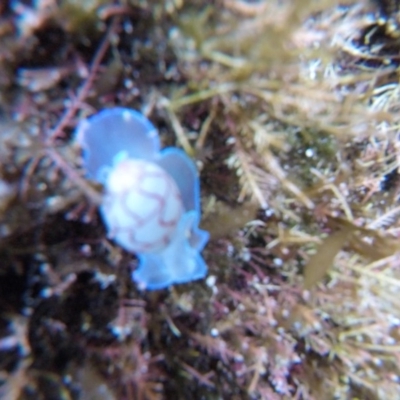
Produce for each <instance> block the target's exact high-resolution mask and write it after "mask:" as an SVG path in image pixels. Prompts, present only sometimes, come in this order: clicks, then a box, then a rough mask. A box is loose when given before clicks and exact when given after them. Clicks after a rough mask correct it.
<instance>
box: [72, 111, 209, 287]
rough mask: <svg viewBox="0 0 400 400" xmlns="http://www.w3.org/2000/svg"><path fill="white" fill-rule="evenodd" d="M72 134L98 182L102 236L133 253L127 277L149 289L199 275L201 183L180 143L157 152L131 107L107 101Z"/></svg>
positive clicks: (152, 132) (154, 137)
mask: <svg viewBox="0 0 400 400" xmlns="http://www.w3.org/2000/svg"><path fill="white" fill-rule="evenodd" d="M76 139H77V141H78V143H79V145H80V146H81V147H82V149H83V161H84V167H85V169H86V171H87V174H88V177H89V178H91V179H94V180H97V181H98V182H100V183H102V184H103V185H104V196H103V201H102V204H101V206H100V213H101V216H102V218H103V221H104V224H105V226H106V228H107V231H108V235H109V237H110V238H111V239H113V240H114V241H115V242H116V243H117V244H118V245H120V246H121V247H122V248H124V249H125V250H127V251H129V252H132V253H135V254H136V255H137V257H138V259H139V265H138V268H137V269H136V270H135V271H134V272H133V273H132V278H133V280H134V281H136V282H137V283H138V285H139V287H141V288H145V289H150V290H155V289H162V288H166V287H169V286H170V285H172V284H176V283H186V282H190V281H193V280H196V279H200V278H203V277H204V276H205V275H206V274H207V266H206V264H205V262H204V260H203V258H202V256H201V254H200V253H201V251H202V250H203V248H204V246H205V245H206V243H207V241H208V239H209V234H208V233H207V232H205V231H203V230H201V229H199V228H198V224H199V221H200V183H199V178H198V173H197V170H196V167H195V165H194V163H193V161H192V160H191V159H190V158H189V157H188V156H187V155H186V154H185V153H184V152H183V151H182V150H180V149H177V148H166V149H163V150H161V151H160V143H159V137H158V132H157V130H156V129H155V128H154V126H153V125H152V124H151V123H150V121H149V120H148V119H147V118H145V117H144V116H143V115H142V114H140V113H139V112H137V111H135V110H131V109H127V108H120V107H116V108H111V109H107V110H103V111H100V112H99V113H98V114H95V115H93V116H92V117H89V118H88V119H85V120H83V121H81V122H80V124H79V125H78V127H77V131H76Z"/></svg>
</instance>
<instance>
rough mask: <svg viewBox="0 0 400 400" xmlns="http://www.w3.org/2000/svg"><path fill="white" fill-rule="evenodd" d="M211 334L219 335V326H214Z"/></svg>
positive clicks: (213, 335)
mask: <svg viewBox="0 0 400 400" xmlns="http://www.w3.org/2000/svg"><path fill="white" fill-rule="evenodd" d="M210 335H211V336H212V337H217V336H218V335H219V331H218V329H217V328H212V329H211V331H210Z"/></svg>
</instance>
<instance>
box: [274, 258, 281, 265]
mask: <svg viewBox="0 0 400 400" xmlns="http://www.w3.org/2000/svg"><path fill="white" fill-rule="evenodd" d="M274 264H275V265H276V266H277V267H281V266H282V265H283V261H282V259H281V258H274Z"/></svg>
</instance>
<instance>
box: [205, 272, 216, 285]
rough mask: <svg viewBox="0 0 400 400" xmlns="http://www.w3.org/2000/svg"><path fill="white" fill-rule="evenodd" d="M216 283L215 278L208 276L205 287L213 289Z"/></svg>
mask: <svg viewBox="0 0 400 400" xmlns="http://www.w3.org/2000/svg"><path fill="white" fill-rule="evenodd" d="M216 282H217V277H216V276H215V275H210V276H208V277H207V279H206V285H207V286H208V287H210V288H211V287H214V286H215V283H216Z"/></svg>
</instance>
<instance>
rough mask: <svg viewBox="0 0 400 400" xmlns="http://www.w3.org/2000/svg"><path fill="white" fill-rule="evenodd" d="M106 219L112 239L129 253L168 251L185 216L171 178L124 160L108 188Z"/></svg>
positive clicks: (151, 166)
mask: <svg viewBox="0 0 400 400" xmlns="http://www.w3.org/2000/svg"><path fill="white" fill-rule="evenodd" d="M106 189H107V191H106V201H105V202H104V204H103V209H104V210H106V212H104V214H105V215H107V216H109V217H108V218H107V219H108V221H107V222H108V225H109V227H110V228H111V229H110V235H111V236H112V237H113V238H114V239H115V241H117V242H118V243H120V245H121V246H122V247H124V248H126V249H127V250H130V251H135V252H150V251H159V250H162V249H163V248H165V247H166V246H167V245H168V243H169V242H170V240H171V237H172V236H173V234H174V231H175V229H176V226H177V224H178V222H179V220H180V218H181V216H182V212H183V205H182V199H181V195H180V193H179V190H178V188H177V186H176V184H175V182H174V181H173V180H172V178H171V177H170V176H169V175H168V174H167V173H166V172H165V171H164V170H162V169H161V168H160V167H158V166H157V165H156V164H153V163H149V162H146V161H141V160H130V159H129V160H123V161H121V162H120V163H119V164H118V165H117V166H116V167H115V169H114V171H113V172H112V173H111V174H110V176H109V178H108V181H107V184H106Z"/></svg>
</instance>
